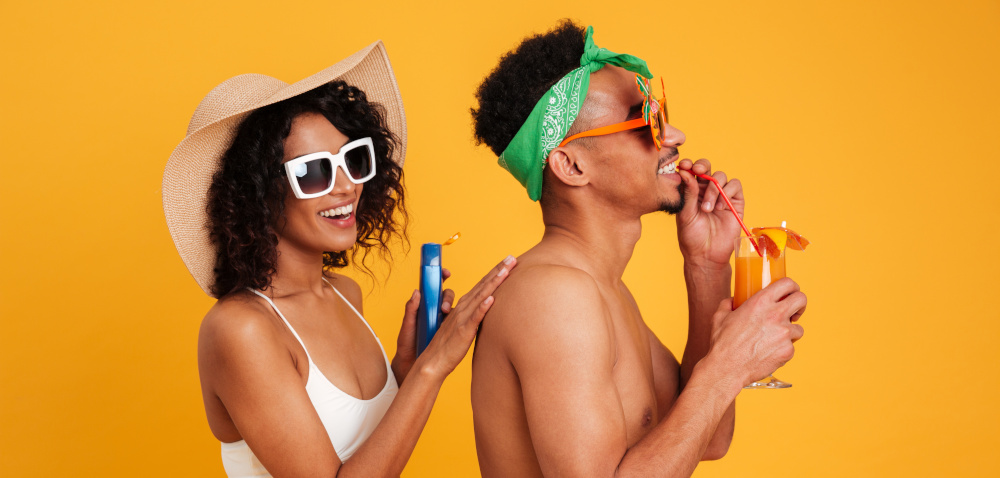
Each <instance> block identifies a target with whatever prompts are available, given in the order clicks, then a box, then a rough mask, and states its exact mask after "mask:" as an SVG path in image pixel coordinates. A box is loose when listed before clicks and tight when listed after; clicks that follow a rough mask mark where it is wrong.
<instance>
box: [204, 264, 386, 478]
mask: <svg viewBox="0 0 1000 478" xmlns="http://www.w3.org/2000/svg"><path fill="white" fill-rule="evenodd" d="M323 280H324V281H326V279H323ZM327 284H329V285H330V287H333V284H330V283H329V282H327ZM251 291H252V292H253V293H254V294H257V295H259V296H261V297H263V298H264V300H266V301H267V303H268V304H271V307H273V308H274V311H275V312H277V313H278V317H281V320H283V321H284V322H285V325H286V326H288V330H291V331H292V335H294V336H295V339H296V340H298V341H299V344H301V345H302V349H303V350H305V351H306V358H308V359H309V378H308V379H307V380H306V393H307V394H308V395H309V400H310V401H311V402H312V404H313V407H314V408H316V412H317V413H318V414H319V418H320V420H321V421H322V422H323V427H325V428H326V433H327V434H328V435H330V441H331V442H333V449H334V450H335V451H336V452H337V456H338V457H340V460H341V461H342V462H344V461H347V459H348V458H350V457H351V455H353V454H354V452H356V451H358V448H359V447H360V446H361V444H362V443H364V442H365V440H367V439H368V437H369V436H370V435H371V434H372V432H373V431H375V427H376V426H377V425H378V423H379V422H380V421H382V416H383V415H385V412H386V410H388V409H389V405H390V404H391V403H392V400H393V399H394V398H396V392H397V391H398V390H399V387H398V386H397V385H396V379H395V377H394V376H393V374H392V368H391V367H390V365H389V358H388V357H387V356H386V355H385V349H384V348H383V347H382V342H381V341H379V339H378V336H377V335H375V331H374V330H372V328H371V326H370V325H368V322H367V321H365V318H364V317H362V316H361V314H360V313H358V310H357V309H355V308H354V306H353V305H351V303H350V302H349V301H348V300H347V299H345V298H344V296H343V295H342V294H341V293H340V291H338V290H337V288H336V287H333V291H334V292H336V293H337V295H338V296H340V298H341V299H342V300H343V301H344V302H346V303H347V305H348V307H350V308H351V310H353V311H354V313H355V314H357V316H358V317H359V318H361V321H362V322H364V324H365V326H366V327H368V330H369V331H371V333H372V335H375V341H376V342H378V346H379V348H380V349H382V358H383V359H385V369H386V374H387V377H386V380H385V386H384V387H382V391H381V392H379V393H378V395H376V396H374V397H372V398H370V399H368V400H362V399H360V398H355V397H352V396H350V395H348V394H346V393H344V392H343V391H342V390H340V389H339V388H337V387H336V386H334V385H333V384H332V383H330V381H329V380H327V379H326V377H325V376H324V375H323V372H320V370H319V368H318V367H317V366H316V363H315V362H313V360H312V357H311V356H310V355H309V350H308V349H306V344H305V342H303V341H302V338H301V337H299V334H298V333H297V332H295V329H294V328H292V324H289V323H288V319H285V316H284V315H282V314H281V311H280V310H278V307H277V306H276V305H274V302H272V301H271V299H270V298H268V297H267V296H266V295H264V294H261V293H260V292H258V291H256V290H252V289H251ZM222 466H223V467H224V468H225V469H226V475H228V476H229V478H246V477H269V476H271V474H270V473H268V472H267V470H266V469H264V466H263V465H261V463H260V461H259V460H257V456H255V455H254V453H253V451H251V450H250V447H249V446H247V443H246V441H244V440H240V441H237V442H233V443H223V444H222Z"/></svg>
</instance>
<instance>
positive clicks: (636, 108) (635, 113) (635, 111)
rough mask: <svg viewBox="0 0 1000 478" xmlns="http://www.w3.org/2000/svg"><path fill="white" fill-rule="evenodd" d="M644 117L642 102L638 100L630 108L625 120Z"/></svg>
mask: <svg viewBox="0 0 1000 478" xmlns="http://www.w3.org/2000/svg"><path fill="white" fill-rule="evenodd" d="M641 117H642V102H641V101H640V102H638V103H636V104H634V105H632V106H629V108H628V116H626V117H625V121H628V120H634V119H636V118H641Z"/></svg>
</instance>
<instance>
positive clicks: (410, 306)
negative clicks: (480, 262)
mask: <svg viewBox="0 0 1000 478" xmlns="http://www.w3.org/2000/svg"><path fill="white" fill-rule="evenodd" d="M441 277H442V280H443V281H444V280H448V278H449V277H451V271H449V270H448V269H445V268H443V267H442V268H441ZM454 301H455V291H453V290H451V289H445V291H444V295H443V296H442V297H441V313H442V314H447V313H448V312H451V304H452V302H454ZM419 308H420V291H419V290H415V291H413V294H412V295H411V296H410V300H408V301H406V307H405V308H404V309H403V324H402V326H401V327H400V329H399V337H398V338H397V339H396V356H395V357H393V358H392V374H393V375H395V376H396V384H397V385H398V384H401V383H403V380H404V379H406V375H407V374H409V373H410V369H411V368H413V362H414V361H416V360H417V309H419Z"/></svg>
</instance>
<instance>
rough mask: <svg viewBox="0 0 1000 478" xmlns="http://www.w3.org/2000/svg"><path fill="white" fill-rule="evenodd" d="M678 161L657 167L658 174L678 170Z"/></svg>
mask: <svg viewBox="0 0 1000 478" xmlns="http://www.w3.org/2000/svg"><path fill="white" fill-rule="evenodd" d="M676 164H677V163H669V164H667V165H666V166H664V167H662V168H660V169H657V170H656V174H673V173H676V172H677V166H676Z"/></svg>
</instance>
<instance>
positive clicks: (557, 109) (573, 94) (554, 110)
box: [541, 66, 589, 169]
mask: <svg viewBox="0 0 1000 478" xmlns="http://www.w3.org/2000/svg"><path fill="white" fill-rule="evenodd" d="M586 74H589V73H588V72H587V70H586V69H585V68H583V67H582V66H581V67H580V68H577V69H575V70H573V71H571V72H570V73H569V74H568V75H566V76H564V77H563V79H561V80H559V82H558V83H556V84H555V85H553V86H552V94H551V96H549V104H548V106H546V107H545V116H543V117H542V137H541V143H542V148H541V153H542V158H541V159H542V164H541V166H542V168H543V169H544V168H545V163H546V161H547V160H548V158H549V153H551V152H552V150H553V149H556V146H559V143H560V142H561V141H562V140H563V138H565V137H566V133H568V132H569V129H570V127H572V126H573V122H574V121H576V117H577V115H579V114H580V108H581V107H582V106H583V105H581V104H580V102H581V99H580V83H581V82H580V77H581V76H583V75H586Z"/></svg>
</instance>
